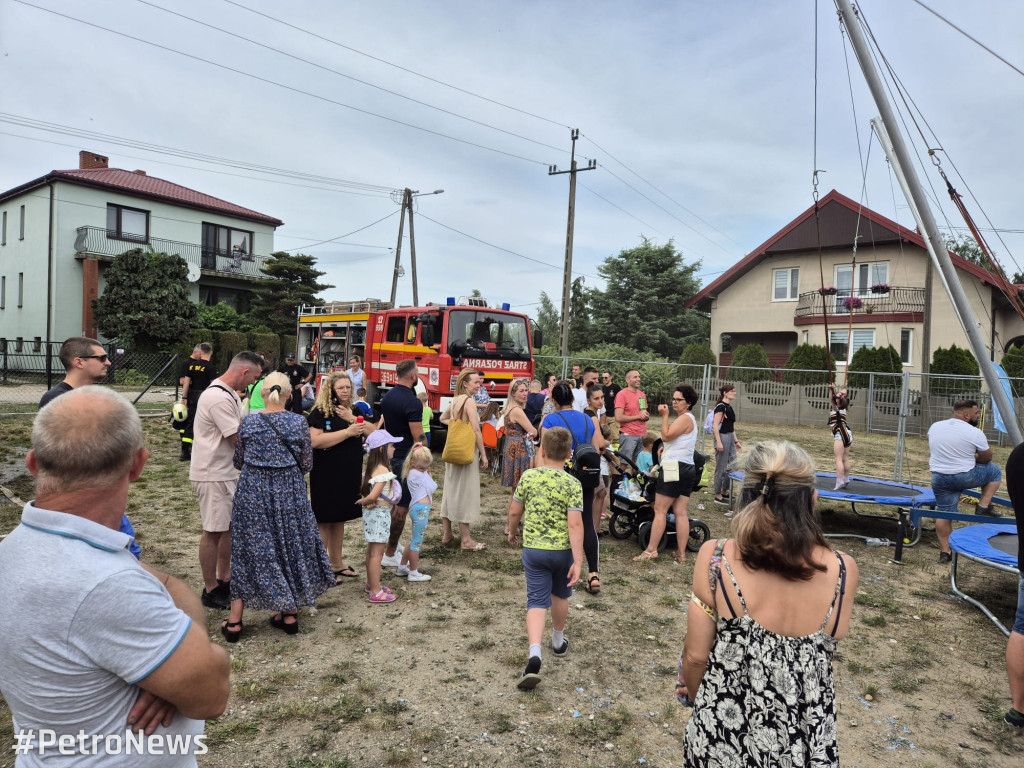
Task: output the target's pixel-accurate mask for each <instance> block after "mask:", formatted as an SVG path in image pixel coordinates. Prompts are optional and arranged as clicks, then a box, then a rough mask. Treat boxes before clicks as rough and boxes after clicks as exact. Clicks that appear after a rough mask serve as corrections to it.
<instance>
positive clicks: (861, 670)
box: [846, 661, 874, 675]
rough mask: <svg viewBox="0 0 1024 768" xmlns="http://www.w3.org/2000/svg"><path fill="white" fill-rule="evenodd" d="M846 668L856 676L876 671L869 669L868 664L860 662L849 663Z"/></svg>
mask: <svg viewBox="0 0 1024 768" xmlns="http://www.w3.org/2000/svg"><path fill="white" fill-rule="evenodd" d="M846 668H847V669H848V670H850V671H851V672H852V673H853V674H855V675H866V674H868V673H869V672H874V669H872V668H871V667H869V666H868V665H867V664H861V663H860V662H859V661H848V662H847V663H846Z"/></svg>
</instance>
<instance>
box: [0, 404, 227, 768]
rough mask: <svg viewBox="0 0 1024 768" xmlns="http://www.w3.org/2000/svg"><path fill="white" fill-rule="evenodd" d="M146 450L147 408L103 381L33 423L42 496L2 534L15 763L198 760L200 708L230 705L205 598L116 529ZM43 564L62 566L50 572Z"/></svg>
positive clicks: (1, 669)
mask: <svg viewBox="0 0 1024 768" xmlns="http://www.w3.org/2000/svg"><path fill="white" fill-rule="evenodd" d="M148 456H149V452H148V451H147V450H146V449H145V447H143V443H142V423H141V422H140V420H139V415H138V413H137V411H136V410H135V409H134V408H133V407H132V405H131V404H130V403H129V402H128V401H127V400H125V399H124V398H123V397H121V396H120V395H118V394H117V393H115V392H111V391H109V390H107V389H105V388H102V387H95V386H82V387H76V388H75V389H74V390H73V391H72V392H69V393H67V394H65V395H63V396H61V397H60V398H59V399H57V400H55V401H54V402H53V403H51V404H50V405H48V406H46V408H44V409H42V410H41V411H40V412H39V415H38V416H37V417H36V420H35V423H34V424H33V426H32V450H31V451H29V453H28V456H26V458H25V463H26V465H27V466H28V469H29V471H30V472H31V473H32V474H33V475H34V476H35V478H36V498H35V499H34V500H33V501H30V502H29V503H28V504H26V505H25V508H24V510H23V512H22V516H21V524H20V525H19V526H18V527H17V528H15V529H14V530H13V531H12V532H11V533H10V534H9V535H8V536H7V537H6V538H5V539H4V540H3V541H0V605H2V606H3V616H4V627H3V632H0V694H2V695H3V697H4V699H5V700H6V702H7V704H8V706H9V707H10V709H11V717H12V719H13V721H14V729H15V731H16V732H18V733H20V734H22V736H21V737H19V738H18V743H19V745H20V746H22V747H27V750H26V751H25V752H24V753H23V754H19V755H18V757H17V758H16V760H15V765H16V766H18V768H22V767H24V768H30V767H31V768H35V766H41V765H51V764H53V765H76V766H78V765H100V764H102V765H104V766H125V768H127V767H128V766H140V765H145V766H147V768H153V767H154V766H156V767H167V768H170V767H172V766H173V767H174V768H194V766H195V765H196V758H195V755H196V754H205V753H206V745H205V744H204V743H203V739H204V738H205V737H204V736H203V730H204V723H203V720H204V719H206V718H211V717H218V716H219V715H220V714H221V713H222V712H223V711H224V708H225V706H226V705H227V700H228V694H229V693H230V682H229V674H230V670H229V660H228V655H227V653H226V652H225V651H224V649H223V648H221V647H220V646H218V645H216V644H214V643H212V642H210V638H209V634H208V633H207V630H206V615H205V614H204V612H203V608H202V606H201V605H200V603H199V600H198V599H196V596H195V595H194V594H192V592H191V591H190V590H189V588H188V586H187V585H186V584H185V583H184V582H182V581H181V580H179V579H176V578H174V577H172V576H168V575H167V574H164V573H160V572H159V571H157V570H155V569H153V568H151V567H150V566H148V565H145V564H142V563H140V562H139V561H138V560H136V559H135V558H134V557H133V556H132V555H131V553H130V552H129V549H128V546H129V544H130V542H131V540H132V539H131V536H129V535H127V534H124V533H121V532H119V531H118V524H119V523H120V521H121V515H122V514H123V512H124V509H125V506H126V505H127V501H128V487H129V483H131V482H132V481H133V480H136V479H138V477H139V476H140V475H141V474H142V469H143V467H144V466H145V464H146V459H147V458H148ZM46 564H54V565H56V566H58V567H51V568H47V569H46V574H45V577H41V576H40V568H41V567H42V566H44V565H46ZM44 731H45V732H46V733H44ZM129 731H133V732H135V733H129ZM143 731H144V732H145V733H146V734H152V736H150V738H149V739H147V738H146V737H145V736H142V737H141V738H142V741H141V744H142V749H143V752H142V754H141V755H140V754H139V753H138V751H136V752H135V753H134V754H133V753H132V752H131V751H129V750H128V749H127V744H128V740H129V739H131V740H132V743H133V744H139V743H140V742H139V741H138V738H139V736H137V735H136V734H139V733H140V732H143ZM83 735H84V737H83ZM24 737H27V738H28V743H27V744H26V743H25V742H24V741H23V738H24ZM53 739H56V740H57V742H58V743H59V745H60V749H59V750H58V748H57V746H56V745H55V743H54V741H53ZM197 739H198V740H197ZM174 743H176V744H177V745H178V748H177V751H176V752H171V751H170V747H171V746H173V744H174ZM111 745H117V746H115V747H112V746H111ZM118 747H119V748H118ZM112 748H113V749H116V751H115V752H113V753H110V752H106V749H112ZM44 749H45V752H44V751H43V750H44Z"/></svg>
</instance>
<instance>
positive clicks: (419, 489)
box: [398, 444, 437, 581]
mask: <svg viewBox="0 0 1024 768" xmlns="http://www.w3.org/2000/svg"><path fill="white" fill-rule="evenodd" d="M433 460H434V457H433V455H431V453H430V449H429V448H427V446H425V445H419V444H417V445H414V446H413V447H412V449H411V450H410V451H409V455H408V456H406V457H405V463H404V464H403V465H402V479H403V480H404V481H405V484H406V486H407V487H408V489H409V497H410V498H411V499H412V501H411V503H410V504H409V519H410V520H412V540H411V541H410V542H409V546H408V547H406V548H405V550H404V551H403V552H402V562H401V564H400V565H399V566H398V575H399V576H405V577H406V578H408V579H409V581H430V576H429V575H428V574H426V573H420V571H419V565H420V547H421V546H423V532H424V531H426V530H427V517H428V516H429V515H430V503H431V501H432V494H433V493H434V491H436V490H437V483H435V482H434V478H432V477H431V476H430V465H431V464H432V463H433Z"/></svg>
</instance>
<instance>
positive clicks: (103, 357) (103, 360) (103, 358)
mask: <svg viewBox="0 0 1024 768" xmlns="http://www.w3.org/2000/svg"><path fill="white" fill-rule="evenodd" d="M78 359H79V360H99V361H100V362H101V363H106V362H109V361H110V355H79V356H78Z"/></svg>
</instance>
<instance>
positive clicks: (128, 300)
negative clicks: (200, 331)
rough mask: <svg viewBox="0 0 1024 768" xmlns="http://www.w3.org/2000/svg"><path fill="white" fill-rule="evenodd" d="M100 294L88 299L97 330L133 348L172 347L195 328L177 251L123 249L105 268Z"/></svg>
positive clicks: (185, 269) (182, 262)
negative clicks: (169, 252)
mask: <svg viewBox="0 0 1024 768" xmlns="http://www.w3.org/2000/svg"><path fill="white" fill-rule="evenodd" d="M104 278H105V280H106V287H105V288H104V289H103V295H102V296H100V297H99V298H98V299H96V300H94V301H93V303H92V308H93V316H94V317H95V318H96V325H97V327H98V328H99V329H100V333H102V334H103V335H104V336H106V337H107V338H110V339H114V338H116V339H119V340H120V341H121V342H123V343H124V345H125V346H126V347H128V348H129V349H131V350H133V351H136V352H158V351H164V350H168V349H171V348H172V347H174V346H175V345H177V344H180V343H182V342H183V341H185V340H186V339H187V338H188V335H189V332H190V331H191V330H192V329H193V328H195V327H196V319H197V316H198V315H197V312H196V305H195V304H193V303H192V302H191V300H190V299H189V289H188V263H187V262H186V261H185V260H184V259H183V258H181V256H178V255H177V254H174V255H171V254H167V253H156V252H153V251H144V250H142V249H141V248H135V249H134V250H131V251H128V252H127V253H123V254H121V255H120V256H118V257H117V258H116V259H114V263H113V264H111V265H110V266H109V267H107V269H106V271H105V273H104Z"/></svg>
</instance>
